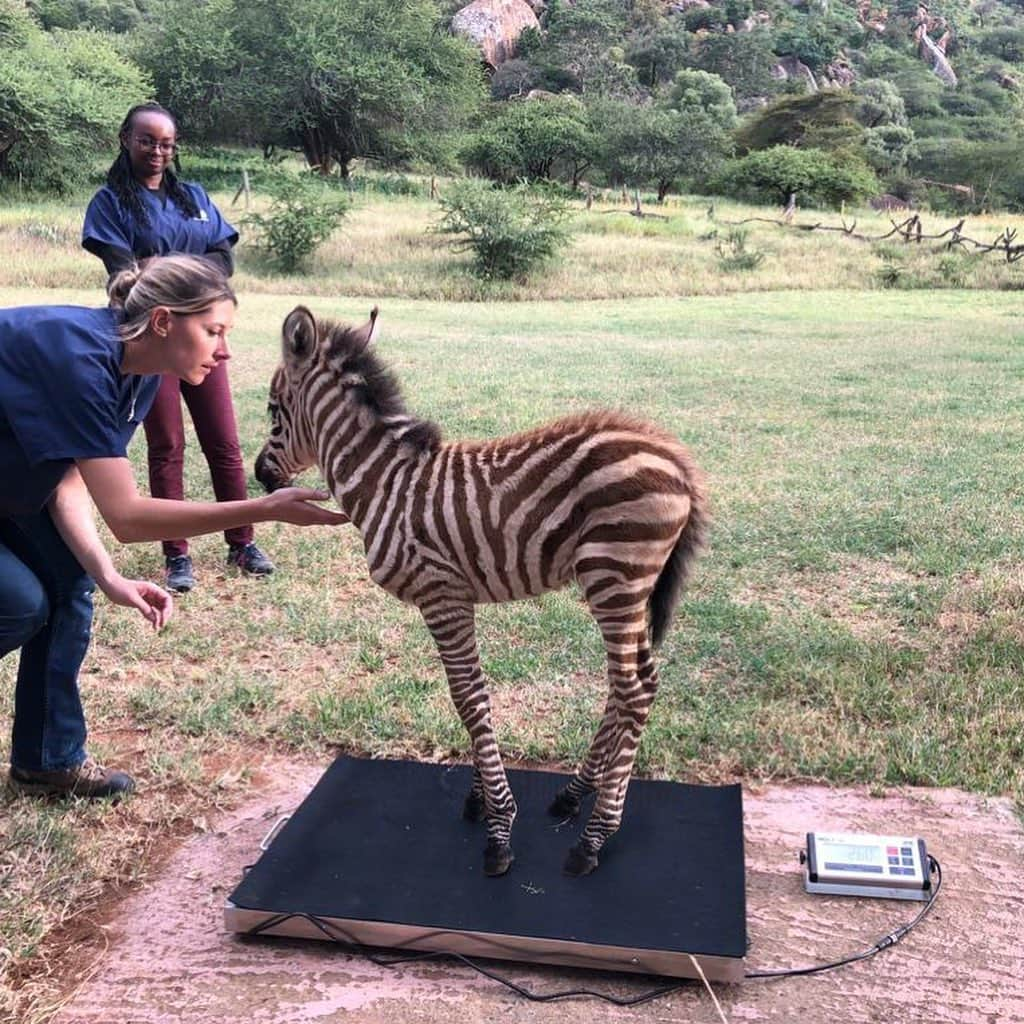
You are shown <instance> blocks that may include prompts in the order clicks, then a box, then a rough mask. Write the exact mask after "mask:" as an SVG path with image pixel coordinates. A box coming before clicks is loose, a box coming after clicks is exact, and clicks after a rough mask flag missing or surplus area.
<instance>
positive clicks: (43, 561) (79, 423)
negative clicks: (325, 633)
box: [0, 256, 346, 797]
mask: <svg viewBox="0 0 1024 1024" xmlns="http://www.w3.org/2000/svg"><path fill="white" fill-rule="evenodd" d="M110 303H111V305H110V307H108V308H102V309H87V308H83V307H79V306H26V307H21V308H16V309H4V310H0V656H3V655H6V654H9V653H10V652H12V651H15V650H20V651H21V657H20V661H19V664H18V676H17V683H16V686H15V695H14V725H13V730H12V741H11V768H10V782H11V785H12V787H13V788H14V789H15V790H19V791H22V792H26V793H35V794H47V795H50V794H56V795H60V794H75V795H79V796H85V797H101V796H119V795H120V794H122V793H125V792H127V791H129V790H130V789H131V788H132V787H133V782H132V779H131V778H130V777H129V776H128V775H126V774H125V773H124V772H120V771H115V770H113V769H109V768H104V767H103V766H101V765H99V764H97V763H96V762H95V761H94V760H93V759H92V758H91V757H89V756H88V754H87V752H86V747H85V739H86V728H85V717H84V714H83V711H82V703H81V700H80V697H79V692H78V672H79V667H80V666H81V664H82V660H83V658H84V657H85V653H86V649H87V648H88V645H89V639H90V634H91V630H92V595H93V591H94V590H95V588H96V587H97V586H98V587H99V588H100V590H102V591H103V592H104V593H105V594H106V595H107V597H108V598H109V599H110V600H111V601H113V602H114V603H115V604H120V605H125V606H127V607H131V608H135V609H137V610H138V611H139V612H140V613H141V614H142V615H143V616H144V617H145V618H146V619H148V620H149V621H150V622H151V623H152V625H153V626H154V627H155V628H157V629H159V628H160V627H161V626H162V625H163V624H164V622H165V621H166V620H167V617H168V616H169V615H170V613H171V599H170V597H169V595H168V594H167V593H166V592H165V591H164V590H162V589H161V588H160V587H157V586H156V585H155V584H152V583H149V582H146V581H144V580H128V579H125V578H124V577H123V576H121V574H120V573H118V572H117V570H116V569H115V568H114V565H113V563H112V561H111V559H110V555H109V554H108V553H107V551H106V550H105V549H104V547H103V544H102V541H101V540H100V537H99V534H98V532H97V530H96V524H95V520H94V519H93V513H92V507H93V504H95V507H96V508H98V509H99V511H100V514H101V515H102V516H103V519H104V520H105V521H106V523H107V525H108V526H109V527H110V529H111V531H112V532H113V534H114V536H115V537H117V539H118V540H120V541H122V542H134V541H150V540H162V539H163V538H165V537H179V536H194V535H196V534H201V533H212V532H216V531H219V530H225V529H231V528H233V527H236V526H238V525H239V524H241V523H252V522H263V521H268V520H277V521H281V522H286V523H293V524H295V525H298V526H310V525H316V524H323V525H336V524H340V523H342V522H345V521H346V519H345V517H344V516H342V515H339V514H338V513H334V512H330V511H328V510H327V509H324V508H320V507H319V506H317V505H314V504H311V503H310V502H311V501H319V500H323V499H325V498H326V497H327V495H326V494H324V493H322V492H318V491H311V490H306V489H302V488H289V489H287V490H286V491H278V492H275V493H274V494H271V495H268V496H267V497H262V498H255V499H251V500H249V499H246V500H241V501H226V502H185V501H167V500H163V499H159V498H152V497H143V496H141V495H140V494H139V493H138V491H137V490H136V487H135V478H134V475H133V473H132V467H131V464H130V463H129V461H128V458H127V455H126V451H127V445H128V441H129V439H130V438H131V436H132V434H133V432H134V431H135V428H136V427H137V426H138V424H139V422H140V421H141V420H142V419H143V418H144V417H145V415H146V413H147V411H148V409H149V406H150V403H151V402H152V401H153V396H154V394H155V393H156V391H157V388H158V386H159V384H160V377H159V376H158V375H159V374H173V375H174V376H175V377H176V378H177V379H179V380H182V381H186V382H187V383H188V384H190V385H191V386H193V387H195V386H199V385H200V384H201V383H202V381H203V380H205V379H206V378H207V377H208V376H209V375H210V374H211V373H213V372H215V370H216V368H217V367H218V366H222V365H223V364H224V362H225V361H226V360H227V359H228V358H230V352H229V351H228V346H227V335H228V332H229V331H230V330H231V328H232V326H233V324H234V320H235V296H234V293H233V292H232V291H231V287H230V285H229V284H228V283H227V280H226V278H224V276H223V275H222V274H221V273H220V271H218V270H216V269H215V268H214V267H213V266H212V265H211V264H210V263H208V262H207V261H205V260H202V259H199V258H197V257H194V256H174V257H169V258H167V259H162V260H157V261H155V262H154V263H151V264H150V265H149V266H147V267H146V268H144V269H142V270H130V271H125V272H124V273H122V274H119V275H118V276H117V277H116V278H115V279H114V281H113V282H112V284H111V292H110Z"/></svg>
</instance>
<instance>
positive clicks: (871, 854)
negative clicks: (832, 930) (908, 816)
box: [800, 832, 932, 901]
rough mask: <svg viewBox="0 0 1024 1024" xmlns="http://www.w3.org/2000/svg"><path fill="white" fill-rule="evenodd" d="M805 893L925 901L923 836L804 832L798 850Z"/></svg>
mask: <svg viewBox="0 0 1024 1024" xmlns="http://www.w3.org/2000/svg"><path fill="white" fill-rule="evenodd" d="M800 862H801V863H802V864H803V865H804V888H805V889H806V890H807V892H814V893H825V894H827V895H831V896H880V897H882V898H884V899H893V900H921V901H926V900H930V899H931V897H932V883H931V870H930V867H929V862H928V852H927V850H925V845H924V840H923V839H920V838H917V837H916V836H876V835H868V834H864V833H860V832H839V833H837V832H808V833H807V849H806V850H802V851H801V853H800Z"/></svg>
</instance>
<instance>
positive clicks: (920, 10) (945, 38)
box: [914, 3, 957, 89]
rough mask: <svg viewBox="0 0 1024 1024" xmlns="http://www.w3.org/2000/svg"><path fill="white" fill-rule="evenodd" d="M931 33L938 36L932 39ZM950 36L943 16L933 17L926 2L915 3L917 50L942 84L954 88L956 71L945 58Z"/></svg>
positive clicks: (915, 39)
mask: <svg viewBox="0 0 1024 1024" xmlns="http://www.w3.org/2000/svg"><path fill="white" fill-rule="evenodd" d="M933 35H937V36H938V38H937V39H933V38H932V36H933ZM951 36H952V33H951V31H950V28H949V25H948V24H947V22H946V19H945V18H933V17H932V16H931V15H930V14H929V13H928V5H927V4H924V3H921V4H918V5H917V18H916V20H915V22H914V41H915V42H916V43H917V52H918V53H919V54H920V55H921V59H922V60H924V61H927V63H929V64H930V65H931V67H932V71H933V72H934V73H935V75H936V76H937V77H938V78H939V79H941V80H942V83H943V84H944V85H948V86H949V87H950V88H951V89H955V88H956V85H957V77H956V72H955V71H954V70H953V66H952V65H951V64H950V63H949V61H948V60H947V59H946V45H947V44H948V42H949V40H950V37H951Z"/></svg>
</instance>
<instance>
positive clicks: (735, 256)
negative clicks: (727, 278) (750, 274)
mask: <svg viewBox="0 0 1024 1024" xmlns="http://www.w3.org/2000/svg"><path fill="white" fill-rule="evenodd" d="M747 236H748V232H747V229H746V228H743V227H736V228H730V229H729V231H728V233H727V234H726V236H725V238H724V239H722V240H721V241H719V242H718V244H717V245H716V246H715V250H716V251H717V252H718V265H719V267H721V269H722V270H724V271H725V272H726V273H734V272H736V271H740V270H756V269H757V268H758V267H759V266H760V265H761V264H762V263H763V262H764V253H763V252H762V251H761V250H760V249H748V248H747Z"/></svg>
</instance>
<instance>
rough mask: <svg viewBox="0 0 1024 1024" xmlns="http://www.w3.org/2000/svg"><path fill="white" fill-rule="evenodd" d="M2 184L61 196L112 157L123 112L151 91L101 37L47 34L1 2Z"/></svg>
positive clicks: (22, 11) (9, 1)
mask: <svg viewBox="0 0 1024 1024" xmlns="http://www.w3.org/2000/svg"><path fill="white" fill-rule="evenodd" d="M0 52H2V54H3V56H2V57H0V183H2V181H3V180H4V179H6V181H8V182H17V183H18V184H19V185H20V186H22V187H24V188H27V189H30V190H33V191H46V192H50V193H57V194H66V193H69V192H72V191H74V189H75V188H77V187H79V186H81V185H83V183H84V182H85V181H86V180H87V179H88V176H89V172H90V169H91V165H92V162H93V160H94V159H96V158H97V157H100V156H102V157H104V158H105V159H107V160H108V161H109V159H110V155H111V154H113V153H114V152H116V150H117V129H118V125H119V124H120V122H121V118H122V117H124V112H125V111H126V110H127V109H128V108H129V107H130V106H131V105H132V104H134V103H138V102H139V101H141V100H143V99H145V98H146V95H147V93H148V92H149V84H148V82H147V80H146V78H145V76H144V75H143V74H142V72H141V71H139V69H138V68H137V67H135V65H134V64H132V63H130V62H129V61H127V60H125V59H124V58H123V57H122V56H121V54H120V53H119V52H118V49H117V47H116V46H115V44H114V42H113V41H112V39H110V38H109V37H106V36H103V35H101V34H100V33H98V32H66V31H63V30H62V31H57V32H53V33H48V32H44V31H43V30H42V29H41V28H40V27H39V26H38V24H37V23H36V22H35V21H34V20H33V19H32V17H31V16H30V15H29V13H28V11H27V9H26V8H25V7H24V5H22V4H19V3H15V2H14V0H0Z"/></svg>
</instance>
